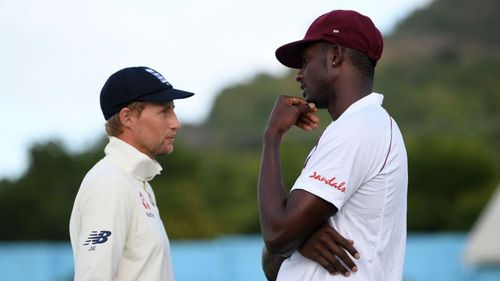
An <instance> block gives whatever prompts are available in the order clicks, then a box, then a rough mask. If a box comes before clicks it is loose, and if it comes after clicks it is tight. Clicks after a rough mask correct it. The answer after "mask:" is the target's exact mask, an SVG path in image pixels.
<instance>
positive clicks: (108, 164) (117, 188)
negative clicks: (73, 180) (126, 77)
mask: <svg viewBox="0 0 500 281" xmlns="http://www.w3.org/2000/svg"><path fill="white" fill-rule="evenodd" d="M131 188H132V182H131V178H130V175H127V174H126V173H125V172H124V171H123V170H122V169H120V168H119V167H118V166H117V165H115V164H114V163H113V162H112V161H110V160H109V159H107V158H104V159H102V160H101V161H99V162H97V163H96V164H95V165H94V167H92V169H90V170H89V172H88V173H87V174H86V175H85V177H84V179H83V181H82V184H81V186H80V190H79V192H78V193H79V195H80V196H86V197H88V196H90V197H101V196H105V197H109V199H110V200H111V199H112V198H116V197H117V196H118V197H119V196H124V195H126V194H127V193H129V192H128V191H131V190H132V189H131Z"/></svg>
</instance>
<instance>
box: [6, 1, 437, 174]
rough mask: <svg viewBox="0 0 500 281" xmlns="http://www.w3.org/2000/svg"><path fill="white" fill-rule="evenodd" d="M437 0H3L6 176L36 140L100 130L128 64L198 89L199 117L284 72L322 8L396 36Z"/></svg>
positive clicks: (188, 105)
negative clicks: (266, 76) (243, 86)
mask: <svg viewBox="0 0 500 281" xmlns="http://www.w3.org/2000/svg"><path fill="white" fill-rule="evenodd" d="M431 1H432V0H404V1H403V0H387V1H384V0H382V1H369V0H342V1H341V0H313V1H298V0H276V1H269V0H253V1H235V0H143V1H139V0H135V1H132V0H86V1H72V0H45V1H35V0H31V1H29V0H0V42H1V44H0V95H1V97H2V105H3V106H2V109H1V110H0V120H1V122H2V131H3V133H2V134H1V137H0V148H1V156H0V177H10V178H15V177H17V176H20V175H21V174H22V172H24V170H25V168H26V167H27V165H28V149H29V147H30V146H31V145H33V144H34V143H39V142H44V141H47V140H49V139H60V140H62V141H63V142H64V143H65V144H66V145H67V147H68V148H70V149H72V150H73V151H78V150H81V149H85V147H86V146H87V145H88V144H89V143H93V142H94V141H95V140H96V139H97V138H98V137H100V136H102V135H103V132H104V131H103V124H104V119H103V117H102V114H101V111H100V108H99V92H100V89H101V87H102V85H103V84H104V82H105V81H106V79H107V78H108V77H109V75H111V74H112V73H114V72H115V71H117V70H119V69H121V68H124V67H128V66H149V67H152V68H153V69H155V70H157V71H158V72H160V73H161V74H163V75H164V76H165V77H166V79H167V80H168V81H169V82H170V83H171V84H173V86H174V87H176V88H179V89H184V90H188V91H193V92H195V93H196V95H195V96H194V97H192V98H190V99H188V100H180V101H178V102H177V103H176V111H177V113H178V115H179V119H180V120H181V122H182V123H200V122H202V121H203V120H204V118H205V117H206V116H207V114H208V113H209V110H210V108H211V105H212V102H213V100H214V97H215V95H216V94H217V93H218V92H219V91H220V90H221V89H223V88H224V87H226V86H229V85H232V84H234V83H238V82H243V81H245V80H246V79H249V78H252V77H253V76H254V75H255V74H257V73H259V72H266V73H270V74H277V75H278V74H282V73H284V72H285V71H286V68H284V67H283V66H282V65H280V64H279V63H278V62H277V60H276V59H275V57H274V51H275V49H276V48H277V47H279V46H280V45H282V44H284V43H288V42H290V41H294V40H298V39H301V38H302V37H303V36H304V33H305V31H306V30H307V27H308V26H309V24H310V23H311V22H312V21H313V20H314V19H315V18H316V17H318V16H319V15H321V14H323V13H326V12H328V11H330V10H334V9H353V10H357V11H359V12H361V13H363V14H365V15H367V16H369V17H371V18H372V20H373V21H374V22H375V24H376V25H377V26H378V27H379V29H380V30H381V31H382V33H384V34H388V33H390V31H391V30H392V29H393V28H394V25H395V24H396V23H397V22H398V21H399V20H401V19H402V18H404V17H405V16H407V15H408V14H409V13H411V12H412V11H414V10H415V9H418V8H421V7H424V6H425V5H427V4H429V2H431Z"/></svg>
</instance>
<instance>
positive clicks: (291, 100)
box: [287, 97, 307, 105]
mask: <svg viewBox="0 0 500 281" xmlns="http://www.w3.org/2000/svg"><path fill="white" fill-rule="evenodd" d="M287 101H288V104H289V105H301V104H307V102H306V101H305V100H304V99H302V98H299V97H287Z"/></svg>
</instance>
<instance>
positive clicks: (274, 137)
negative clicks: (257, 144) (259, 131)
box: [264, 127, 283, 143]
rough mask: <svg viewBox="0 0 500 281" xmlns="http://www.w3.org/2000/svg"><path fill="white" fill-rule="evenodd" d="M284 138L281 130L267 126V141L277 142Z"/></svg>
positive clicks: (265, 134)
mask: <svg viewBox="0 0 500 281" xmlns="http://www.w3.org/2000/svg"><path fill="white" fill-rule="evenodd" d="M282 138H283V134H282V133H280V132H279V130H277V129H274V128H270V127H267V128H266V129H265V131H264V142H265V143H275V142H278V143H279V142H281V139H282Z"/></svg>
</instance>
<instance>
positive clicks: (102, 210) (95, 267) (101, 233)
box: [70, 137, 174, 281]
mask: <svg viewBox="0 0 500 281" xmlns="http://www.w3.org/2000/svg"><path fill="white" fill-rule="evenodd" d="M104 151H105V153H106V156H105V157H104V158H103V159H102V160H101V161H99V162H98V163H97V164H96V165H95V166H94V167H93V168H92V169H91V170H90V171H89V172H88V173H87V175H86V176H85V178H84V179H83V182H82V184H81V186H80V189H79V191H78V194H77V196H76V199H75V203H74V206H73V212H72V213H71V219H70V237H71V246H72V248H73V256H74V261H75V281H84V280H93V281H98V280H99V281H100V280H117V281H129V280H130V281H132V280H134V281H135V280H148V281H171V280H174V274H173V269H172V263H171V257H170V243H169V240H168V237H167V233H166V232H165V228H164V227H163V223H162V221H161V218H160V214H159V212H158V208H157V206H156V201H155V197H154V193H153V190H152V189H151V186H150V185H149V183H148V181H150V180H151V179H153V177H154V176H155V175H157V174H159V173H160V171H161V166H160V165H159V164H158V162H156V161H155V160H152V159H151V158H149V157H148V156H146V155H145V154H143V153H141V152H139V151H138V150H137V149H135V148H134V147H132V146H131V145H129V144H128V143H126V142H124V141H122V140H120V139H118V138H114V137H111V138H110V142H109V144H108V145H107V146H106V148H105V150H104Z"/></svg>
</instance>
